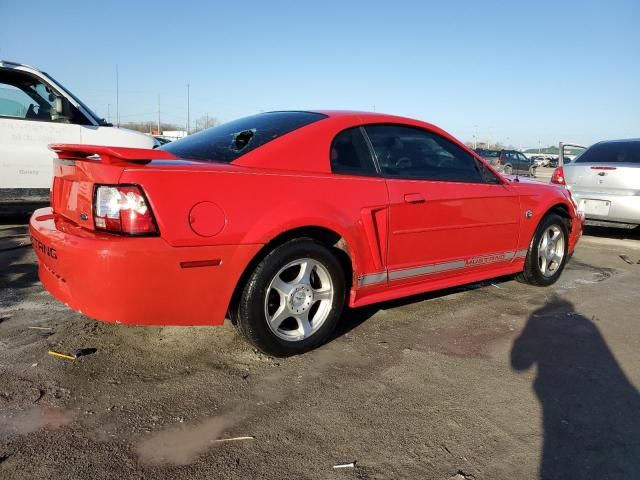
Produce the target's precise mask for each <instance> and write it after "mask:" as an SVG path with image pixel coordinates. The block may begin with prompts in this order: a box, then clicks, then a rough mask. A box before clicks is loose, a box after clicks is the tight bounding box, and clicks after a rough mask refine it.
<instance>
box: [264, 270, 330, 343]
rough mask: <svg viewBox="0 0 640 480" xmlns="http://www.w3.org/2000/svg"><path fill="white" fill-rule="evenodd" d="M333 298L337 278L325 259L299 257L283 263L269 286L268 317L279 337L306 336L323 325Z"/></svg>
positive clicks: (295, 339) (265, 303) (303, 337)
mask: <svg viewBox="0 0 640 480" xmlns="http://www.w3.org/2000/svg"><path fill="white" fill-rule="evenodd" d="M332 300H333V282H332V280H331V275H330V274H329V272H328V270H327V269H326V268H325V267H324V266H323V265H322V263H320V262H318V261H316V260H314V259H312V258H300V259H296V260H294V261H292V262H289V263H288V264H287V265H285V266H284V267H282V268H281V269H280V270H279V271H278V273H276V275H275V276H274V277H273V279H272V280H271V283H270V284H269V286H268V287H267V294H266V296H265V299H264V311H265V318H266V320H267V324H268V325H269V328H270V329H271V331H272V332H273V333H274V334H275V335H276V336H278V337H279V338H282V339H283V340H287V341H294V342H295V341H299V340H304V339H305V338H308V337H309V336H311V335H313V334H314V333H315V332H317V331H318V329H319V328H320V327H322V324H323V323H324V321H325V320H326V319H327V317H328V316H329V313H330V312H331V302H332Z"/></svg>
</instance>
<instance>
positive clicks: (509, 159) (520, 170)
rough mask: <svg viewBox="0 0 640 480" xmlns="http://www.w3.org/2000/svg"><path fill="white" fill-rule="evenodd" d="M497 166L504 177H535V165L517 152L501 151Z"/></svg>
mask: <svg viewBox="0 0 640 480" xmlns="http://www.w3.org/2000/svg"><path fill="white" fill-rule="evenodd" d="M498 165H499V166H500V167H501V171H502V172H503V173H504V174H505V175H529V176H531V177H535V176H536V164H535V162H534V161H533V160H532V159H528V158H527V157H526V156H525V155H524V154H523V153H521V152H518V151H517V150H501V151H500V156H499V157H498Z"/></svg>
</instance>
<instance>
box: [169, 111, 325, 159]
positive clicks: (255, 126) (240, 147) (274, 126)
mask: <svg viewBox="0 0 640 480" xmlns="http://www.w3.org/2000/svg"><path fill="white" fill-rule="evenodd" d="M323 118H326V115H323V114H321V113H312V112H268V113H260V114H258V115H253V116H251V117H246V118H241V119H239V120H234V121H233V122H229V123H225V124H223V125H220V126H218V127H214V128H209V129H208V130H204V131H202V132H199V133H196V134H194V135H189V136H188V137H185V138H182V139H180V140H176V141H175V142H171V143H168V144H167V145H164V146H162V147H160V149H161V150H166V151H168V152H171V153H173V154H174V155H177V156H178V157H180V158H186V159H190V160H207V161H212V162H224V163H230V162H233V161H234V160H236V159H237V158H239V157H241V156H242V155H244V154H246V153H248V152H250V151H252V150H255V149H256V148H258V147H261V146H262V145H264V144H266V143H269V142H270V141H271V140H275V139H276V138H279V137H282V136H283V135H286V134H287V133H290V132H292V131H294V130H297V129H298V128H302V127H305V126H307V125H309V124H311V123H314V122H317V121H318V120H322V119H323Z"/></svg>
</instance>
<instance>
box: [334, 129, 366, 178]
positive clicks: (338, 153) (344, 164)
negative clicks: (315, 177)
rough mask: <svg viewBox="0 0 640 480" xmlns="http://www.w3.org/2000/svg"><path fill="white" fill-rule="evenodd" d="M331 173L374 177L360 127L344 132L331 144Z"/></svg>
mask: <svg viewBox="0 0 640 480" xmlns="http://www.w3.org/2000/svg"><path fill="white" fill-rule="evenodd" d="M330 155H331V171H332V172H333V173H341V174H344V175H365V176H375V175H376V170H375V167H374V165H373V160H372V158H371V152H370V151H369V147H368V146H367V142H366V140H365V139H364V135H362V130H360V127H355V128H350V129H348V130H344V131H342V132H340V133H339V134H338V135H336V138H334V139H333V142H332V143H331V152H330Z"/></svg>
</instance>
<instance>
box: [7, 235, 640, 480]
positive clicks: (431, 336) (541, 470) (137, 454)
mask: <svg viewBox="0 0 640 480" xmlns="http://www.w3.org/2000/svg"><path fill="white" fill-rule="evenodd" d="M0 229H2V234H3V235H4V236H5V237H6V236H8V235H16V234H19V233H20V232H21V231H23V230H24V228H23V227H16V228H12V227H10V226H9V225H4V226H0ZM7 242H9V241H8V240H7V241H5V243H4V244H5V245H7V244H8V243H7ZM16 246H17V245H16ZM621 254H624V255H627V256H628V258H629V259H631V260H633V261H634V262H635V261H638V259H640V233H638V232H637V231H636V232H634V231H615V230H598V229H590V230H589V232H588V235H587V236H586V237H584V238H583V240H582V241H581V243H580V245H579V247H578V249H577V251H576V254H575V255H574V256H573V258H572V260H571V262H570V263H569V265H568V267H567V270H566V271H565V273H564V275H563V277H562V278H561V280H560V282H559V283H558V284H556V285H555V286H554V287H552V288H546V289H545V288H535V287H530V286H526V285H522V284H519V283H517V282H515V281H513V280H512V279H510V278H503V279H497V280H495V281H492V282H486V283H483V284H476V285H470V286H468V287H466V288H460V289H454V290H449V291H446V292H441V293H439V294H436V295H425V296H420V297H413V298H411V299H408V300H406V301H400V302H393V303H387V304H383V305H378V306H375V307H372V308H368V309H363V310H357V311H354V312H350V313H349V314H348V315H347V316H346V318H345V319H344V321H343V323H342V326H341V330H340V332H338V334H337V335H336V338H335V339H334V340H333V341H332V342H330V343H329V344H328V345H326V346H325V347H323V348H321V349H319V350H317V351H314V352H311V353H309V354H307V355H304V356H299V357H295V358H290V359H279V360H274V359H271V358H267V357H265V356H263V355H260V354H257V353H255V352H254V351H252V349H251V348H250V347H248V346H247V345H246V344H245V343H243V342H242V341H241V340H240V339H239V338H238V336H237V335H236V334H235V332H234V330H233V328H232V327H231V326H230V325H225V326H224V327H222V328H155V327H144V328H143V327H127V326H122V325H107V324H102V323H98V322H94V321H92V320H89V319H87V318H85V317H83V316H82V315H80V314H78V313H74V312H71V311H69V310H68V309H67V308H66V307H65V306H64V305H61V304H59V303H58V302H57V301H55V300H54V299H53V298H52V297H51V296H50V295H49V294H48V293H47V292H45V291H44V290H43V289H42V287H41V286H40V285H39V283H38V280H37V275H36V267H35V258H34V254H33V253H32V252H31V250H30V249H29V248H15V249H11V250H7V251H3V252H0V287H1V288H0V478H3V479H7V480H9V479H18V478H20V479H22V478H29V479H30V478H55V479H58V480H63V479H82V478H105V479H106V478H108V479H114V478H222V479H226V478H243V479H247V478H261V479H262V478H264V479H307V478H308V479H320V478H321V479H347V478H357V479H394V478H410V479H445V480H446V479H450V478H456V479H463V478H469V479H476V480H478V479H510V480H511V479H532V478H538V477H540V478H544V479H552V478H563V479H567V478H580V479H586V478H594V479H596V478H597V479H606V478H612V479H613V478H616V479H618V478H625V479H627V478H634V479H635V478H640V451H639V450H640V433H639V432H640V396H639V394H638V391H637V389H636V386H638V385H640V353H639V352H640V322H639V321H638V320H639V317H638V311H639V308H640V296H639V295H638V286H639V285H640V283H639V280H640V264H633V265H631V264H628V263H626V262H625V261H624V260H623V259H621V258H620V255H621ZM96 288H99V286H96ZM113 301H117V299H113ZM31 327H37V328H31ZM77 349H96V350H95V352H93V353H91V352H92V351H91V350H89V351H87V354H86V355H85V356H81V357H79V358H78V359H77V360H75V361H70V360H66V359H64V358H57V357H53V356H51V355H48V354H47V351H48V350H55V351H60V352H72V351H74V350H77ZM244 436H248V437H253V439H245V440H237V441H229V442H216V441H215V440H216V439H228V438H233V437H244ZM354 461H355V462H356V464H355V467H353V468H342V469H334V468H333V467H334V465H337V464H348V463H351V462H354Z"/></svg>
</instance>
